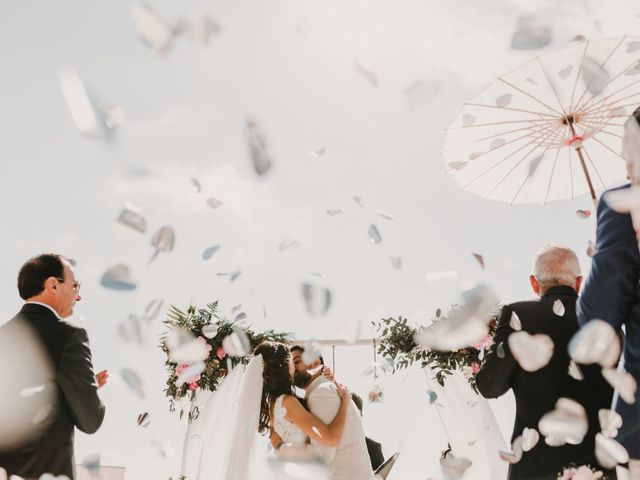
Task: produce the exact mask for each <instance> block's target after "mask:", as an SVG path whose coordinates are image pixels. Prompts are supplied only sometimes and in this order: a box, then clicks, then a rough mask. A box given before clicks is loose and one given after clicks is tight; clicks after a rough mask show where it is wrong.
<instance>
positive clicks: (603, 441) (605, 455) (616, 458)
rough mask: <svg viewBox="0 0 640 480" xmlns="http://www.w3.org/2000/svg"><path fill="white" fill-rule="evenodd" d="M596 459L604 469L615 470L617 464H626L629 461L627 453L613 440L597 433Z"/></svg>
mask: <svg viewBox="0 0 640 480" xmlns="http://www.w3.org/2000/svg"><path fill="white" fill-rule="evenodd" d="M596 458H597V459H598V462H599V463H600V465H602V466H603V467H604V468H615V467H616V465H618V464H619V463H627V462H628V461H629V453H627V450H626V449H625V448H624V447H623V446H622V445H620V444H619V443H618V442H616V441H615V440H614V439H613V438H608V437H606V436H604V435H603V434H602V433H597V434H596Z"/></svg>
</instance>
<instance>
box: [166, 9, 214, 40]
mask: <svg viewBox="0 0 640 480" xmlns="http://www.w3.org/2000/svg"><path fill="white" fill-rule="evenodd" d="M174 31H175V32H176V33H181V34H184V35H185V36H186V37H187V38H188V39H189V40H191V41H193V42H196V43H200V44H201V45H206V44H208V43H209V39H210V38H211V37H212V36H213V35H217V34H219V33H220V31H221V28H220V25H218V22H216V21H215V20H213V19H212V18H210V17H208V16H206V15H204V14H202V13H191V14H189V15H188V16H186V17H184V18H181V19H180V21H179V22H178V24H177V26H176V28H175V29H174Z"/></svg>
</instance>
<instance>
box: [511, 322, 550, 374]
mask: <svg viewBox="0 0 640 480" xmlns="http://www.w3.org/2000/svg"><path fill="white" fill-rule="evenodd" d="M508 342H509V350H511V353H512V354H513V356H514V358H515V359H516V360H517V361H518V364H520V366H521V367H522V369H523V370H526V371H527V372H535V371H536V370H540V369H541V368H542V367H544V366H545V365H547V364H548V363H549V360H551V356H552V355H553V340H551V338H550V337H549V336H548V335H545V334H543V333H537V334H535V335H529V334H528V333H527V332H525V331H522V330H521V331H519V332H515V333H512V334H511V335H509V340H508Z"/></svg>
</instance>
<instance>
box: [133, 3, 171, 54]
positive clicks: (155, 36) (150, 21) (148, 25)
mask: <svg viewBox="0 0 640 480" xmlns="http://www.w3.org/2000/svg"><path fill="white" fill-rule="evenodd" d="M132 15H133V21H134V22H135V24H136V30H137V31H138V36H139V37H140V39H141V40H142V41H143V42H144V43H145V44H147V45H148V46H149V47H150V48H151V49H152V50H154V51H155V52H156V53H159V54H164V53H166V52H167V51H168V50H169V48H170V47H171V43H172V41H173V37H174V32H173V29H172V28H171V26H169V24H168V23H167V22H166V21H165V20H164V19H163V18H162V17H160V15H158V14H157V13H156V12H155V10H153V8H151V7H150V6H149V5H147V4H146V3H138V4H136V5H134V6H133V9H132Z"/></svg>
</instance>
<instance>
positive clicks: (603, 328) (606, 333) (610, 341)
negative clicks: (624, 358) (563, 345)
mask: <svg viewBox="0 0 640 480" xmlns="http://www.w3.org/2000/svg"><path fill="white" fill-rule="evenodd" d="M569 355H570V356H571V358H572V359H573V360H575V361H576V362H578V363H581V364H584V365H590V364H592V363H598V364H600V365H602V366H603V367H612V366H613V365H615V364H617V363H618V359H619V358H620V340H619V338H618V334H617V333H616V331H615V330H614V329H613V327H612V326H611V325H609V324H608V323H607V322H603V321H602V320H591V321H590V322H588V323H587V324H586V325H584V326H583V327H582V328H581V329H580V330H578V331H577V332H576V334H575V335H574V336H573V338H572V339H571V341H570V342H569Z"/></svg>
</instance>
